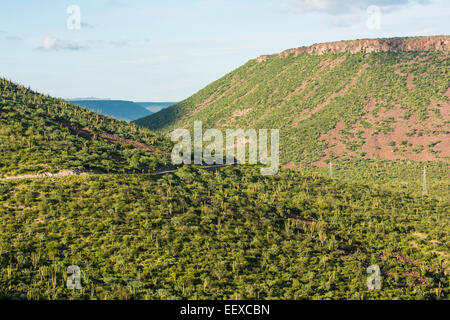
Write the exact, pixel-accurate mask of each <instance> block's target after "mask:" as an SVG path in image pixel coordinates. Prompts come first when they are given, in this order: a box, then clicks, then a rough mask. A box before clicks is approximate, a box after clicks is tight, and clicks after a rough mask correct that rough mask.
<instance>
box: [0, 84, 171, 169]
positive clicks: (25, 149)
mask: <svg viewBox="0 0 450 320" xmlns="http://www.w3.org/2000/svg"><path fill="white" fill-rule="evenodd" d="M170 150H171V143H170V141H168V140H166V139H164V138H162V137H161V136H160V135H158V134H156V133H154V132H151V131H149V130H147V129H143V128H138V127H137V126H136V125H134V124H129V123H127V122H124V121H118V120H115V119H113V118H110V117H106V116H102V115H98V114H96V113H94V112H92V111H89V110H86V109H83V108H81V107H78V106H75V105H73V104H71V103H68V102H66V101H64V100H60V99H54V98H51V97H48V96H45V95H42V94H38V93H36V92H33V91H31V90H30V89H27V88H24V87H23V86H20V85H17V84H14V83H12V82H10V81H7V80H5V79H0V155H1V158H0V177H1V176H2V175H3V176H16V175H21V174H28V173H46V172H49V173H51V172H53V173H54V172H58V171H61V170H89V171H90V170H94V171H101V172H124V171H126V172H128V171H137V172H141V171H146V172H148V171H154V170H156V169H157V168H159V167H163V166H167V165H168V164H169V160H170V158H169V152H170Z"/></svg>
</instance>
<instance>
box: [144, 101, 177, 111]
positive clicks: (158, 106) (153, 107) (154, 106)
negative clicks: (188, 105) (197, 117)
mask: <svg viewBox="0 0 450 320" xmlns="http://www.w3.org/2000/svg"><path fill="white" fill-rule="evenodd" d="M135 103H136V104H138V105H140V106H141V107H144V108H145V109H147V110H149V111H150V112H152V113H155V112H158V111H161V110H162V109H165V108H168V107H171V106H173V105H174V104H176V102H135Z"/></svg>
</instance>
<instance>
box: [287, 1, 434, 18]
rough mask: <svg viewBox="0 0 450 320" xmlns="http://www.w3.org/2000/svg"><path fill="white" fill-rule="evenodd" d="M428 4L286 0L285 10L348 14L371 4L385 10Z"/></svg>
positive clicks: (424, 2) (415, 2)
mask: <svg viewBox="0 0 450 320" xmlns="http://www.w3.org/2000/svg"><path fill="white" fill-rule="evenodd" d="M417 3H419V4H428V3H430V0H357V1H349V0H284V2H283V4H282V9H283V11H286V12H294V13H308V12H316V13H326V14H333V15H348V14H350V13H352V12H353V13H354V12H357V11H363V10H366V9H367V8H368V7H369V6H372V5H375V6H379V7H380V8H381V9H382V10H383V11H392V10H398V9H402V8H404V7H407V6H409V5H413V4H417Z"/></svg>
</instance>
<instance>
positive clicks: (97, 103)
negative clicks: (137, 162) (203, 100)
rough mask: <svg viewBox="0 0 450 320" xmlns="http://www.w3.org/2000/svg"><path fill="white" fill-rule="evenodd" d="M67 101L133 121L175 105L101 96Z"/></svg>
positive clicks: (119, 118)
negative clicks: (111, 98)
mask: <svg viewBox="0 0 450 320" xmlns="http://www.w3.org/2000/svg"><path fill="white" fill-rule="evenodd" d="M67 101H69V102H71V103H73V104H76V105H78V106H81V107H85V108H87V109H89V110H92V111H95V112H98V113H101V114H103V115H107V116H111V117H114V118H116V119H118V120H126V121H133V120H136V119H140V118H143V117H147V116H149V115H151V114H153V113H154V112H158V111H160V110H162V109H164V108H167V107H169V106H171V105H173V104H174V103H173V102H133V101H125V100H110V99H99V98H94V97H90V98H76V99H68V100H67Z"/></svg>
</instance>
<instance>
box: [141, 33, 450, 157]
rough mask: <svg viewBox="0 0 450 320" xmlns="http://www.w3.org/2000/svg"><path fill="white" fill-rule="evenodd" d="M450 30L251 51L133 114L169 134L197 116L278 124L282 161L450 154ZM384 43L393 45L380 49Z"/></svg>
mask: <svg viewBox="0 0 450 320" xmlns="http://www.w3.org/2000/svg"><path fill="white" fill-rule="evenodd" d="M448 39H450V37H449V36H438V37H420V38H392V39H376V40H355V41H347V42H339V43H331V44H330V43H329V44H322V45H315V46H311V47H307V48H300V49H298V50H297V51H296V49H290V50H287V51H283V52H285V54H275V55H272V56H266V58H261V57H260V58H257V59H252V60H250V61H248V62H247V63H246V64H244V65H243V66H241V67H239V68H237V69H236V70H234V71H232V72H230V73H229V74H227V75H225V76H224V77H222V78H220V79H218V80H217V81H215V82H213V83H211V84H210V85H208V86H206V87H205V88H203V89H202V90H200V91H199V92H198V93H196V94H194V95H193V96H191V97H189V98H188V99H186V100H184V101H182V102H180V103H178V104H177V105H175V106H173V107H171V108H168V109H166V110H162V111H161V112H158V113H156V114H154V115H151V116H149V117H147V118H143V119H139V120H137V121H136V123H137V124H138V125H141V126H146V127H148V128H150V129H153V130H159V131H161V132H163V133H169V132H170V131H171V130H174V129H176V128H188V129H192V126H193V122H194V121H203V123H204V127H211V128H223V129H227V128H238V127H239V128H274V129H275V128H276V129H280V159H281V162H282V163H284V164H288V163H291V162H292V164H299V163H304V164H309V165H311V164H313V165H319V166H325V165H326V163H327V162H328V161H329V160H332V159H336V158H345V157H354V158H368V159H386V160H415V161H448V159H450V154H449V150H450V148H449V146H448V141H449V140H450V139H448V136H449V133H450V89H449V87H450V76H449V74H450V58H449V51H448V49H447V48H448V45H449V42H448ZM367 43H369V44H370V43H372V44H375V43H376V44H378V45H379V48H377V47H373V46H372V47H371V46H367V45H366V44H367ZM389 44H390V45H391V47H389V46H388V45H389ZM420 46H422V47H421V51H416V50H415V49H418V48H419V47H420ZM436 47H438V48H441V49H442V50H436ZM308 48H309V49H308ZM333 48H334V49H333ZM348 48H356V49H355V50H356V51H355V53H351V52H350V51H345V50H347V49H348ZM361 48H370V50H369V51H373V52H363V51H361V50H362V49H361ZM386 48H388V49H389V48H391V49H392V50H393V51H386V52H381V51H380V52H377V50H382V49H383V50H384V49H386ZM332 49H333V50H334V51H333V50H332ZM344 49H345V50H344ZM413 49H414V50H413ZM425 49H426V50H425ZM330 50H331V51H330ZM364 50H366V49H364ZM396 50H397V51H398V52H396ZM411 50H413V51H411ZM338 51H342V52H338ZM309 52H312V53H320V54H309ZM263 57H264V56H263ZM292 164H291V165H292Z"/></svg>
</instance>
